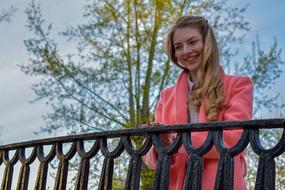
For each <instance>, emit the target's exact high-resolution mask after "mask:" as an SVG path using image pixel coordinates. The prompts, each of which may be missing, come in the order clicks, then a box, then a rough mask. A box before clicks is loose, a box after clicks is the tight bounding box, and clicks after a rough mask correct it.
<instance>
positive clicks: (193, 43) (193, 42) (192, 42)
mask: <svg viewBox="0 0 285 190" xmlns="http://www.w3.org/2000/svg"><path fill="white" fill-rule="evenodd" d="M197 42H198V41H197V40H195V41H191V42H190V44H192V45H195V44H196V43H197Z"/></svg>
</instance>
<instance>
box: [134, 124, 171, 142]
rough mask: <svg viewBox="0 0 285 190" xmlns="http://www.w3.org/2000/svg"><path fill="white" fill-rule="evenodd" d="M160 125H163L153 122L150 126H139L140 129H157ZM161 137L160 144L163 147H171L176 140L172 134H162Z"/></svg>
mask: <svg viewBox="0 0 285 190" xmlns="http://www.w3.org/2000/svg"><path fill="white" fill-rule="evenodd" d="M159 125H161V124H160V123H158V122H151V123H149V124H142V125H139V126H138V128H145V127H157V126H159ZM159 137H160V143H161V145H162V146H163V147H167V146H169V145H171V144H172V142H173V141H174V140H175V137H174V136H173V135H171V133H161V134H160V135H159Z"/></svg>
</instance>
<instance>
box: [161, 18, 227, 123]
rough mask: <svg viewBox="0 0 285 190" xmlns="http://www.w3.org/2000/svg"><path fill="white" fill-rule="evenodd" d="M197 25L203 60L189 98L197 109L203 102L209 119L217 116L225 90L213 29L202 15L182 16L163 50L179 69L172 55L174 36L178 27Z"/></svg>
mask: <svg viewBox="0 0 285 190" xmlns="http://www.w3.org/2000/svg"><path fill="white" fill-rule="evenodd" d="M185 27H192V28H197V29H198V30H199V31H200V33H201V34H202V38H203V44H204V50H203V56H202V63H201V64H200V67H199V69H198V74H197V78H198V80H197V82H196V83H195V84H194V86H193V88H192V93H191V95H190V98H189V100H190V101H192V102H193V105H194V106H195V108H196V110H197V111H198V110H199V109H200V106H201V104H202V102H203V105H204V109H205V111H206V118H207V120H209V121H215V120H217V119H218V115H219V111H220V110H221V109H222V108H223V107H224V92H223V85H222V79H221V72H223V69H222V67H221V65H220V57H219V48H218V44H217V40H216V38H215V35H214V32H213V30H212V28H211V26H210V25H209V23H208V21H207V20H206V19H205V18H203V17H201V16H182V17H180V18H179V19H178V20H177V21H176V23H175V24H174V25H173V26H172V28H171V29H170V31H169V33H168V35H167V39H166V53H167V54H168V56H169V59H170V60H171V61H172V62H173V63H174V64H176V65H177V66H178V67H180V68H182V69H186V68H183V67H182V65H180V64H179V63H178V61H177V58H176V56H175V48H174V44H173V35H174V33H175V31H176V29H178V28H185Z"/></svg>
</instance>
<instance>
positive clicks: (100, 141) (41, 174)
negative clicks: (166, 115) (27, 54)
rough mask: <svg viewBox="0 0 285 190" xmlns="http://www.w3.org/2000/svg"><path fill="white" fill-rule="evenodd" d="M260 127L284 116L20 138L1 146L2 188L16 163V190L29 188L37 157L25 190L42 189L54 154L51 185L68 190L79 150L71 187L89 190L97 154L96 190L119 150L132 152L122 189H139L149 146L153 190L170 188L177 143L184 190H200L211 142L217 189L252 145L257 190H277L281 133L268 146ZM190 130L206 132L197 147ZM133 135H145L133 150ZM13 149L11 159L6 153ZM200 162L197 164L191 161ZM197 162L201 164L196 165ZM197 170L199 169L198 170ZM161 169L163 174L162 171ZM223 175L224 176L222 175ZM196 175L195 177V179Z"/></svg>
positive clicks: (284, 147) (107, 178)
mask: <svg viewBox="0 0 285 190" xmlns="http://www.w3.org/2000/svg"><path fill="white" fill-rule="evenodd" d="M241 128H243V129H244V130H243V133H242V135H241V138H240V140H239V141H238V142H237V143H236V145H235V146H233V147H231V148H228V147H225V145H224V144H223V136H222V132H223V131H224V130H235V129H241ZM263 128H269V129H272V128H283V129H284V128H285V119H267V120H250V121H236V122H212V123H203V124H202V123H200V124H198V123H197V124H185V125H173V126H171V127H170V126H163V125H160V126H157V127H143V128H135V129H125V130H116V131H106V132H98V133H88V134H80V135H70V136H65V137H57V138H48V139H40V140H34V141H28V142H21V143H15V144H9V145H3V146H0V158H1V159H0V165H1V164H4V173H3V177H2V184H1V189H3V190H6V189H11V186H12V183H16V182H14V181H12V179H13V170H14V166H15V164H16V163H17V162H18V163H19V162H20V166H21V168H20V172H19V175H18V180H17V185H16V188H17V189H28V184H29V177H30V176H29V174H30V165H31V164H32V163H33V162H34V161H35V159H38V161H39V167H38V171H37V177H36V182H35V187H29V189H36V190H42V189H46V182H47V177H48V165H49V163H50V162H51V161H52V160H53V159H54V157H55V156H57V158H58V160H59V164H58V167H57V174H56V178H55V183H54V189H56V190H59V189H66V185H67V174H68V168H69V167H68V166H69V162H70V160H71V159H72V158H73V156H74V155H75V154H76V153H77V154H78V155H79V156H80V166H79V169H78V172H77V177H76V184H75V189H80V190H81V189H82V190H83V189H88V177H89V169H90V159H92V158H93V157H94V156H96V155H97V154H98V153H99V150H100V152H101V153H102V155H103V156H104V162H103V164H102V170H101V176H100V180H99V184H98V189H99V190H103V189H104V190H105V189H106V190H107V189H108V190H109V189H112V178H113V172H114V159H115V158H117V157H119V156H120V155H121V154H122V152H123V151H126V152H127V153H128V154H129V155H130V160H129V167H128V173H127V175H126V176H127V179H126V182H125V187H124V188H125V189H127V190H129V189H139V185H140V173H141V166H142V156H143V155H144V154H146V153H147V152H148V150H149V149H150V148H151V146H152V145H153V146H154V147H155V149H156V150H157V152H158V154H159V158H161V159H158V163H157V167H156V174H155V178H154V180H153V189H168V183H169V167H170V161H169V160H170V159H171V157H170V156H171V154H172V153H174V152H175V151H176V150H178V148H179V147H180V146H184V147H185V149H186V150H187V152H188V153H189V158H195V159H188V160H189V162H188V166H187V172H186V177H185V180H186V182H187V183H185V184H186V185H185V189H200V188H201V180H202V179H201V172H202V169H201V168H202V167H201V164H203V159H202V156H203V155H204V154H205V153H206V152H207V151H209V150H210V149H211V147H213V146H215V147H216V148H217V150H218V152H219V153H220V158H219V160H220V161H219V166H218V167H219V168H218V170H217V171H218V173H217V175H216V185H215V188H216V189H227V190H230V189H233V183H234V181H233V172H234V167H233V165H234V164H233V163H234V157H235V156H236V155H238V154H239V153H241V152H242V151H243V150H244V149H245V148H246V147H247V146H248V144H249V143H250V145H251V147H252V149H253V151H254V152H255V153H256V154H257V155H258V157H259V164H258V170H257V176H256V184H255V189H265V190H267V189H268V190H272V189H275V175H276V174H275V169H276V168H275V161H274V158H276V157H278V156H279V155H281V154H282V153H283V152H284V151H285V131H284V130H283V134H282V136H281V138H280V140H279V142H278V143H277V144H276V145H275V146H274V147H273V148H270V149H265V148H264V147H263V146H262V145H261V143H260V140H259V130H260V129H263ZM193 131H209V133H208V136H207V139H206V140H205V142H204V144H203V145H202V146H200V147H199V148H194V147H193V146H192V144H191V139H190V138H191V135H189V134H190V133H191V132H193ZM162 132H175V133H177V137H176V139H175V140H174V142H173V143H172V144H171V145H170V146H169V147H167V148H165V147H162V146H161V145H160V139H159V134H160V133H162ZM132 136H144V138H145V140H144V143H143V145H142V146H141V147H140V148H139V149H136V148H135V147H136V146H135V145H133V144H132V140H131V137H132ZM110 138H119V142H118V144H117V145H116V148H114V149H113V150H112V151H110V150H109V149H108V143H107V140H108V139H110ZM87 140H94V144H93V145H92V148H91V149H90V150H89V151H88V152H86V151H85V149H84V141H87ZM65 143H71V144H72V145H71V147H70V148H69V150H68V151H67V152H66V153H64V151H63V144H65ZM45 145H50V146H51V149H50V151H49V152H48V153H45V151H44V146H45ZM27 148H30V149H32V151H31V154H30V156H29V157H28V158H26V156H25V149H27ZM11 150H13V151H14V155H13V156H12V158H10V156H9V152H10V153H11ZM191 164H192V165H193V164H194V165H195V164H198V167H191V166H189V165H191ZM199 165H200V166H199ZM197 168H200V169H197ZM162 171H163V172H164V173H162ZM222 174H227V175H222ZM194 178H195V180H193V179H194Z"/></svg>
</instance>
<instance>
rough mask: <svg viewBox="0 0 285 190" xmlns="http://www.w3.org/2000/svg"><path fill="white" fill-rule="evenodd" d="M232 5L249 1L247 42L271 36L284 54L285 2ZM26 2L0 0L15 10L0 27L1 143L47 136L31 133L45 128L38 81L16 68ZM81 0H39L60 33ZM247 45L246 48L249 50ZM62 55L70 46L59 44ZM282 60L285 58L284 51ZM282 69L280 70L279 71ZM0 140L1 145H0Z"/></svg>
mask: <svg viewBox="0 0 285 190" xmlns="http://www.w3.org/2000/svg"><path fill="white" fill-rule="evenodd" d="M232 1H233V3H237V4H240V5H245V4H247V3H249V7H248V9H247V12H246V14H245V15H246V18H247V19H248V21H249V22H250V27H251V30H250V31H249V33H248V34H247V41H248V42H251V41H254V39H255V37H256V34H257V33H258V34H259V36H260V39H261V46H263V47H264V46H265V47H266V45H268V44H271V43H272V40H273V37H276V39H277V41H278V44H279V47H281V48H282V49H283V50H285V25H284V21H285V12H284V10H285V1H284V0H275V1H268V0H252V1H249V0H248V1H246V0H232ZM28 2H30V1H28V0H18V1H17V0H0V10H2V9H4V8H6V9H7V8H9V7H10V5H14V6H15V7H16V8H17V11H16V12H15V14H14V15H13V16H12V17H11V22H10V23H0V44H1V45H0V89H1V90H0V126H2V127H0V140H1V142H2V143H4V144H7V143H13V142H17V141H24V140H31V139H35V138H41V137H47V136H48V134H42V135H41V136H36V135H34V134H33V132H34V131H36V130H37V129H39V127H41V126H44V125H45V124H44V121H43V120H42V115H43V114H45V113H47V111H48V109H49V108H48V107H47V106H46V105H45V102H44V101H42V102H37V103H33V104H31V103H29V101H31V100H33V98H35V95H34V93H33V91H32V90H31V85H32V84H33V83H35V82H36V81H37V80H38V79H37V78H35V77H30V76H26V75H25V74H23V73H22V72H21V71H20V70H19V67H18V66H17V65H19V64H21V63H25V62H27V60H28V53H27V51H26V49H25V46H24V43H23V40H24V39H28V38H29V37H30V35H31V34H29V32H28V30H27V28H25V24H26V16H25V13H24V9H25V7H26V6H27V4H28ZM83 2H84V1H82V0H60V1H57V0H45V1H41V4H42V7H43V15H44V17H45V18H46V20H47V21H51V22H53V23H54V28H56V29H58V30H63V29H64V28H65V27H66V26H70V25H75V24H77V23H80V21H82V20H81V19H82V18H81V15H82V10H83ZM250 46H251V45H250V44H246V45H245V48H250ZM63 50H64V51H68V50H69V47H68V46H64V47H63ZM282 58H283V59H285V54H284V52H283V53H282ZM284 71H285V69H284ZM282 81H285V74H283V76H282V77H281V79H280V80H279V81H277V85H276V86H274V87H273V89H272V90H271V93H272V96H273V95H274V94H276V93H279V92H280V93H281V95H282V97H285V91H284V90H283V89H284V87H282V88H281V82H282ZM1 142H0V143H1Z"/></svg>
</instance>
